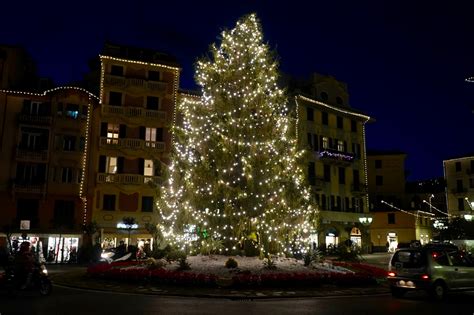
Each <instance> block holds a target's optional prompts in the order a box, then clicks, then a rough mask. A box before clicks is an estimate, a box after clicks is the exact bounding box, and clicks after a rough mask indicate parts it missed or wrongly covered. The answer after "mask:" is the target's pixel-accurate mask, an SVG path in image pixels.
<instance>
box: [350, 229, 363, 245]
mask: <svg viewBox="0 0 474 315" xmlns="http://www.w3.org/2000/svg"><path fill="white" fill-rule="evenodd" d="M350 240H351V244H352V245H353V246H357V247H358V248H362V233H361V232H360V230H359V229H358V228H356V227H353V228H352V230H351V234H350Z"/></svg>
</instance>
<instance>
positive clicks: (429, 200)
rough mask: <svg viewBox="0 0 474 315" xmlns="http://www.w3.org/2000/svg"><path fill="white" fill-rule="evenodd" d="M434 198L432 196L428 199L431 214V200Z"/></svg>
mask: <svg viewBox="0 0 474 315" xmlns="http://www.w3.org/2000/svg"><path fill="white" fill-rule="evenodd" d="M432 198H434V195H433V194H431V195H430V196H429V197H428V203H429V205H430V212H431V199H432Z"/></svg>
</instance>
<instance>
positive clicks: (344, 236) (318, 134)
mask: <svg viewBox="0 0 474 315" xmlns="http://www.w3.org/2000/svg"><path fill="white" fill-rule="evenodd" d="M290 90H293V91H296V92H302V93H298V94H297V95H296V96H295V97H294V102H295V106H296V108H297V124H298V127H297V130H298V137H299V141H300V144H301V146H302V147H304V148H306V149H307V150H308V151H309V152H310V154H309V157H308V170H307V178H308V182H309V184H310V185H311V187H312V190H313V195H314V199H315V202H316V203H317V205H318V207H319V214H320V218H319V219H320V220H319V227H318V231H314V233H313V236H312V237H313V244H314V245H317V246H319V247H320V248H330V247H335V246H337V245H338V244H339V243H342V242H343V241H345V240H349V239H350V240H352V241H353V243H355V244H357V245H359V246H361V247H362V248H364V250H367V249H368V247H367V245H368V244H369V243H368V234H367V233H368V230H367V227H365V226H362V225H361V224H360V220H359V219H360V218H361V217H364V216H365V215H366V214H367V213H368V197H367V177H366V154H365V124H366V123H367V122H368V121H369V120H370V117H369V116H367V115H365V114H362V113H360V112H358V111H357V110H355V109H353V108H351V107H350V106H349V96H348V92H347V87H346V85H345V84H344V83H341V82H339V81H337V80H335V79H334V78H332V77H328V76H322V75H319V74H315V75H314V76H313V78H312V81H311V82H310V84H307V85H306V86H305V87H304V88H302V89H299V90H298V89H296V88H295V87H291V88H290ZM303 93H305V94H303ZM305 95H307V96H305Z"/></svg>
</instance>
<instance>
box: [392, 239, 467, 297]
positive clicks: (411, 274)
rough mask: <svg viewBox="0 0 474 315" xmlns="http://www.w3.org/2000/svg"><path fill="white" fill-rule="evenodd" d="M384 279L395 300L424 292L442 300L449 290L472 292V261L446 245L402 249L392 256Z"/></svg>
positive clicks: (452, 246) (455, 248) (451, 246)
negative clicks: (415, 292) (413, 292)
mask: <svg viewBox="0 0 474 315" xmlns="http://www.w3.org/2000/svg"><path fill="white" fill-rule="evenodd" d="M387 279H388V281H389V284H390V289H391V292H392V295H393V296H394V297H402V296H403V295H404V294H405V293H406V292H408V291H413V290H426V291H427V292H428V293H429V294H430V295H431V296H432V297H433V298H435V299H437V300H441V299H443V298H444V297H445V295H446V293H447V292H448V291H462V290H474V262H473V260H472V258H471V257H469V256H468V255H466V253H464V252H462V251H460V250H459V249H458V248H457V247H456V246H454V245H449V244H429V245H426V246H424V247H421V248H403V249H399V250H397V251H396V252H395V253H394V254H393V256H392V258H391V260H390V263H389V273H388V277H387Z"/></svg>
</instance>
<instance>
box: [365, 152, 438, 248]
mask: <svg viewBox="0 0 474 315" xmlns="http://www.w3.org/2000/svg"><path fill="white" fill-rule="evenodd" d="M405 159H406V154H405V153H403V152H399V151H369V152H368V154H367V174H368V183H369V185H368V188H369V200H370V212H371V213H372V216H373V222H372V225H371V227H370V230H371V242H372V243H373V246H374V249H375V250H377V251H385V250H387V249H388V250H390V251H394V250H395V249H396V248H397V246H398V244H399V243H410V242H411V241H414V240H418V241H420V242H421V243H422V244H425V243H428V242H429V241H430V240H431V239H432V218H433V217H435V214H433V213H430V212H429V206H428V205H425V204H423V203H422V200H421V199H420V198H425V197H426V199H427V200H429V201H432V200H431V198H430V197H429V196H430V195H431V194H428V193H426V196H424V194H414V193H411V194H408V193H407V191H406V174H405ZM415 197H416V198H415ZM419 199H420V200H419ZM423 200H424V199H423Z"/></svg>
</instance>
